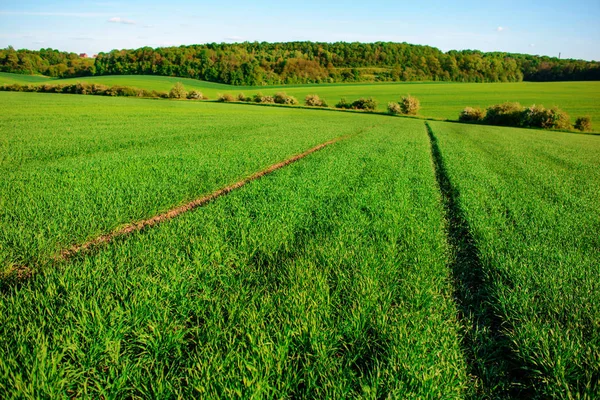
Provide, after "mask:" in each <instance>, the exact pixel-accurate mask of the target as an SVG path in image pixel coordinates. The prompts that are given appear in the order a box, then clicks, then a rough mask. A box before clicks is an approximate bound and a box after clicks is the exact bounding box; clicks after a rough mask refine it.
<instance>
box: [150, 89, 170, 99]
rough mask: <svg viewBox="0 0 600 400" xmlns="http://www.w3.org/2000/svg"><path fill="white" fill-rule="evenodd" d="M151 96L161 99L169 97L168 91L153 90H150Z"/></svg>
mask: <svg viewBox="0 0 600 400" xmlns="http://www.w3.org/2000/svg"><path fill="white" fill-rule="evenodd" d="M152 97H158V98H161V99H168V98H169V93H167V92H160V91H156V90H153V91H152Z"/></svg>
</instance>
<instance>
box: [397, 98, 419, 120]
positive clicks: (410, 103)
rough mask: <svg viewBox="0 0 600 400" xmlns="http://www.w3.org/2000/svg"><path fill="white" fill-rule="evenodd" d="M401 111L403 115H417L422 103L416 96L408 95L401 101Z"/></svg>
mask: <svg viewBox="0 0 600 400" xmlns="http://www.w3.org/2000/svg"><path fill="white" fill-rule="evenodd" d="M399 104H400V110H401V111H402V114H406V115H417V113H418V112H419V109H420V108H421V102H420V101H419V99H417V98H416V97H414V96H411V95H410V94H409V95H406V96H402V98H401V99H400V103H399Z"/></svg>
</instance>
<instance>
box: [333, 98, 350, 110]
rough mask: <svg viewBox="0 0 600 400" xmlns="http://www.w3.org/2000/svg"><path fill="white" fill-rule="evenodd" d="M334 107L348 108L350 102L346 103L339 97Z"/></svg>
mask: <svg viewBox="0 0 600 400" xmlns="http://www.w3.org/2000/svg"><path fill="white" fill-rule="evenodd" d="M335 108H343V109H346V110H348V109H350V108H352V104H350V103H348V102H347V101H346V99H345V98H344V97H342V98H341V99H340V101H339V102H338V103H337V104H336V105H335Z"/></svg>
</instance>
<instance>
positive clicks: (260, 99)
mask: <svg viewBox="0 0 600 400" xmlns="http://www.w3.org/2000/svg"><path fill="white" fill-rule="evenodd" d="M253 100H254V102H255V103H274V102H275V99H274V98H273V96H265V95H263V94H262V93H260V92H258V93H256V94H255V95H254V98H253Z"/></svg>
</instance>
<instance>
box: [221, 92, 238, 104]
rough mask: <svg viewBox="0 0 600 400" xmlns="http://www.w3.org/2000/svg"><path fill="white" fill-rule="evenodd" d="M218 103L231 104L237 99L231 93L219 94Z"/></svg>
mask: <svg viewBox="0 0 600 400" xmlns="http://www.w3.org/2000/svg"><path fill="white" fill-rule="evenodd" d="M217 101H219V102H221V103H231V102H232V101H235V97H233V95H232V94H229V93H225V94H218V95H217Z"/></svg>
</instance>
